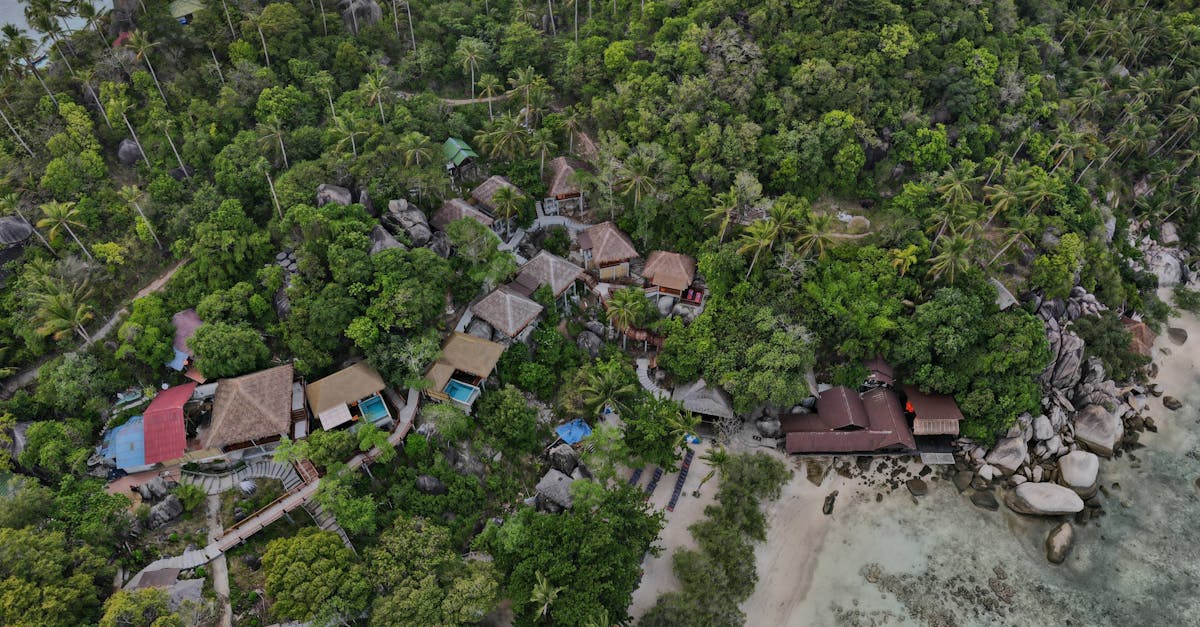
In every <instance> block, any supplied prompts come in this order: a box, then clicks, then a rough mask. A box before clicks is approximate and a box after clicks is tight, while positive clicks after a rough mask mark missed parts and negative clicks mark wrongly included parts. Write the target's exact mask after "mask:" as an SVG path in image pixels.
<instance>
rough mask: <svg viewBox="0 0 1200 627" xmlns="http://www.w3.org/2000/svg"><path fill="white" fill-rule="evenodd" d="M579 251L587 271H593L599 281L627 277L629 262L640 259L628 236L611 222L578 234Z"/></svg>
mask: <svg viewBox="0 0 1200 627" xmlns="http://www.w3.org/2000/svg"><path fill="white" fill-rule="evenodd" d="M579 250H580V251H581V252H582V253H583V261H584V265H585V266H586V267H587V269H588V270H595V271H596V272H597V273H598V274H599V275H600V280H601V281H609V280H612V279H620V278H625V277H628V276H629V262H631V261H633V260H634V259H638V258H640V257H641V255H639V254H638V252H637V249H636V248H634V247H633V242H632V241H630V239H629V236H628V235H626V234H625V233H623V232H622V231H621V229H619V228H617V225H615V224H613V223H612V222H601V223H600V224H597V225H595V226H590V227H588V228H587V229H584V230H583V232H582V233H580V234H579Z"/></svg>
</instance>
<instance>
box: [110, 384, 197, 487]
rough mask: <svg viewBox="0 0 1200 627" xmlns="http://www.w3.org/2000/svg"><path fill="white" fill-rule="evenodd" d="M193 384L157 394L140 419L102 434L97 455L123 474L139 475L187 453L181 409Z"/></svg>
mask: <svg viewBox="0 0 1200 627" xmlns="http://www.w3.org/2000/svg"><path fill="white" fill-rule="evenodd" d="M195 389H196V384H195V383H188V384H185V385H179V386H175V387H173V388H169V389H166V390H163V391H162V392H159V394H158V396H155V397H154V399H153V400H151V401H150V404H149V405H148V406H147V407H146V409H145V410H144V411H143V412H142V415H140V416H132V417H130V418H129V419H128V420H126V421H125V422H124V423H122V424H120V425H118V426H116V427H113V428H112V429H110V430H109V431H108V432H107V433H105V434H104V439H103V440H102V441H101V443H100V455H101V457H105V458H107V459H111V460H113V462H114V465H115V466H116V468H118V469H120V470H123V471H125V472H130V473H133V472H140V471H143V470H148V469H150V468H152V467H153V466H154V465H155V464H169V463H171V462H174V461H176V460H179V459H180V458H182V457H184V456H185V455H186V454H187V449H188V444H187V425H186V423H185V421H184V412H183V407H184V405H186V404H187V403H188V401H190V400H191V398H192V392H193V391H194V390H195Z"/></svg>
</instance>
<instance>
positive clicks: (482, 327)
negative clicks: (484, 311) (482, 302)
mask: <svg viewBox="0 0 1200 627" xmlns="http://www.w3.org/2000/svg"><path fill="white" fill-rule="evenodd" d="M492 332H493V330H492V325H490V324H488V323H487V320H484V319H483V318H471V321H470V322H468V323H467V335H473V336H475V337H477V338H479V339H482V340H491V339H492Z"/></svg>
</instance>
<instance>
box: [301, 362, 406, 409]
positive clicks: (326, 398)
mask: <svg viewBox="0 0 1200 627" xmlns="http://www.w3.org/2000/svg"><path fill="white" fill-rule="evenodd" d="M385 387H387V386H386V385H385V384H384V382H383V377H381V376H379V373H378V372H377V371H376V370H375V369H374V368H372V367H371V365H370V364H368V363H367V362H365V361H360V362H358V363H356V364H354V365H353V366H350V367H348V368H343V369H341V370H338V371H337V372H335V373H333V374H331V375H329V376H328V377H325V378H324V379H318V380H316V381H313V382H312V383H309V384H308V385H307V386H305V388H304V395H305V396H307V397H308V406H309V408H310V409H312V412H313V413H314V414H318V415H319V414H321V413H323V412H325V411H326V410H328V409H330V408H333V407H336V406H338V405H346V404H348V403H353V402H355V401H360V400H362V399H364V398H366V397H368V396H370V395H372V394H375V393H376V392H379V391H380V390H382V389H383V388H385Z"/></svg>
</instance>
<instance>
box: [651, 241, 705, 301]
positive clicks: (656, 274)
mask: <svg viewBox="0 0 1200 627" xmlns="http://www.w3.org/2000/svg"><path fill="white" fill-rule="evenodd" d="M642 276H643V277H645V278H646V280H648V281H650V282H651V283H653V284H654V285H657V286H659V287H665V288H668V289H672V290H680V291H682V290H685V289H687V288H688V286H690V285H691V284H692V280H693V279H695V278H696V260H695V259H692V258H691V257H689V256H687V255H684V254H680V253H673V252H669V251H665V250H656V251H653V252H651V253H650V256H649V257H647V258H646V267H645V268H644V269H643V270H642Z"/></svg>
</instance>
